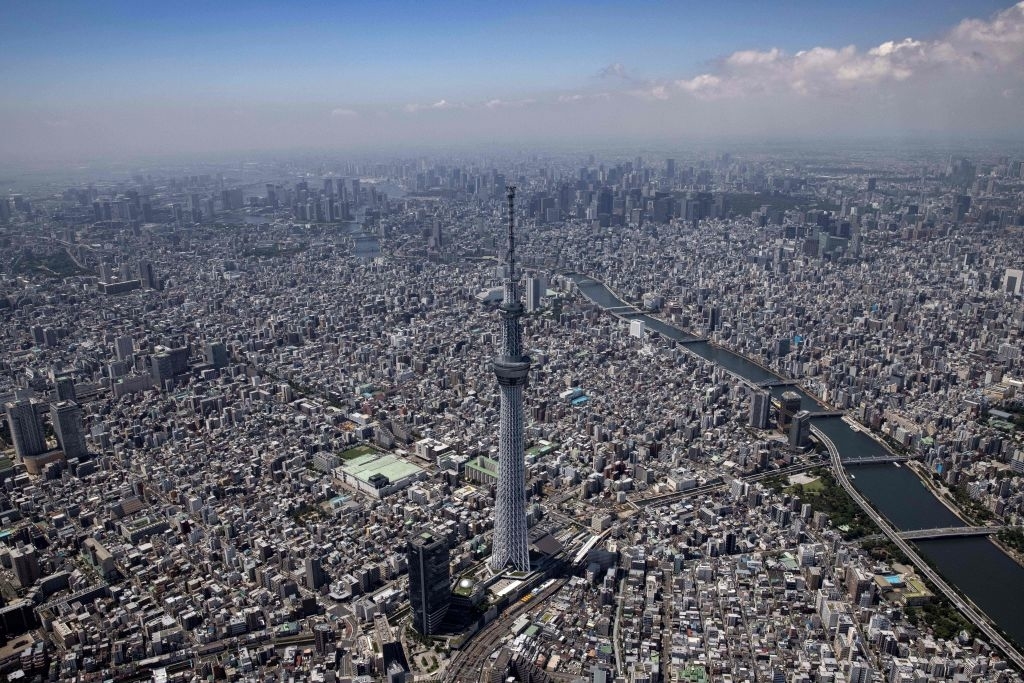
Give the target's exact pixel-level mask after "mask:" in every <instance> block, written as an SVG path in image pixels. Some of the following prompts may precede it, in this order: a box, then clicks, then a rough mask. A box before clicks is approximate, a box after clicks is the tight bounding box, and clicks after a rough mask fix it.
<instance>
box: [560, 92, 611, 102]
mask: <svg viewBox="0 0 1024 683" xmlns="http://www.w3.org/2000/svg"><path fill="white" fill-rule="evenodd" d="M610 98H611V93H607V92H592V93H569V94H565V95H559V96H558V101H559V102H561V103H563V104H567V103H572V102H587V101H590V100H607V99H610Z"/></svg>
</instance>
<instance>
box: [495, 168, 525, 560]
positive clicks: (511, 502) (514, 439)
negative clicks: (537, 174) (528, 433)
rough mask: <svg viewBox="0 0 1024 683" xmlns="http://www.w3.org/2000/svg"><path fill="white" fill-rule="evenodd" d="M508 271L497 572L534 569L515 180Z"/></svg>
mask: <svg viewBox="0 0 1024 683" xmlns="http://www.w3.org/2000/svg"><path fill="white" fill-rule="evenodd" d="M507 196H508V273H507V276H506V278H505V292H504V298H503V300H502V303H501V306H499V310H500V311H501V319H502V348H501V354H500V355H497V356H495V357H494V362H493V366H494V374H495V376H496V377H497V378H498V388H499V390H500V392H501V419H500V426H499V432H498V482H497V495H496V498H495V501H494V543H493V548H492V551H491V559H490V562H489V565H490V568H491V570H492V571H495V572H497V571H501V570H502V569H504V568H505V567H507V566H508V565H512V566H513V567H514V568H515V569H517V570H519V571H524V572H525V571H529V570H530V549H529V543H528V538H527V529H526V466H525V464H524V461H523V457H524V456H523V387H524V386H526V380H527V377H528V376H529V373H530V358H529V356H527V355H525V354H524V353H523V341H522V336H523V331H522V328H521V327H520V324H519V319H520V318H521V317H522V316H523V305H522V303H520V301H519V291H518V290H519V288H518V286H517V283H516V239H515V197H516V188H515V186H514V185H512V186H509V188H508V195H507Z"/></svg>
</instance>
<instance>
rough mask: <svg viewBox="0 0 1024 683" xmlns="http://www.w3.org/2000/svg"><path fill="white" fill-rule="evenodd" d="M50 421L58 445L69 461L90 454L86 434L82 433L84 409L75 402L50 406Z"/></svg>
mask: <svg viewBox="0 0 1024 683" xmlns="http://www.w3.org/2000/svg"><path fill="white" fill-rule="evenodd" d="M50 421H51V422H53V432H54V434H56V435H57V443H58V444H60V449H61V450H62V451H64V457H65V458H67V459H71V458H81V457H83V456H86V455H88V454H89V452H88V451H87V450H86V448H85V434H83V432H82V409H81V407H79V405H78V404H77V403H75V402H74V401H61V402H60V403H54V404H53V405H52V406H50Z"/></svg>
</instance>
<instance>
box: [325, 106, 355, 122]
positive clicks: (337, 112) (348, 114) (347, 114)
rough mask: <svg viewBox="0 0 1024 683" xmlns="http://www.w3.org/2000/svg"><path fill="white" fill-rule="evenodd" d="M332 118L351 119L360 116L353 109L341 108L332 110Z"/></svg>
mask: <svg viewBox="0 0 1024 683" xmlns="http://www.w3.org/2000/svg"><path fill="white" fill-rule="evenodd" d="M331 116H333V117H334V118H336V119H350V118H352V117H354V116H358V114H357V113H356V112H354V111H353V110H351V109H343V108H340V107H339V108H337V109H332V110H331Z"/></svg>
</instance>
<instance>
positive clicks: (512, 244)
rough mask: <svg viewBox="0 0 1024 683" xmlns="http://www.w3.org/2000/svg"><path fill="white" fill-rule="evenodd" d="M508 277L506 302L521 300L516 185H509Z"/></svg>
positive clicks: (507, 187) (507, 188)
mask: <svg viewBox="0 0 1024 683" xmlns="http://www.w3.org/2000/svg"><path fill="white" fill-rule="evenodd" d="M505 189H506V190H508V195H507V196H508V279H507V280H506V282H505V303H513V302H515V301H518V300H519V296H518V294H519V293H518V292H517V291H516V289H517V288H516V208H515V206H516V186H515V185H508V186H506V188H505Z"/></svg>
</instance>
